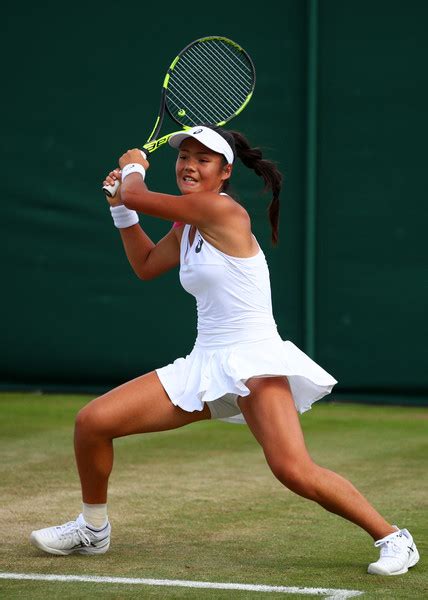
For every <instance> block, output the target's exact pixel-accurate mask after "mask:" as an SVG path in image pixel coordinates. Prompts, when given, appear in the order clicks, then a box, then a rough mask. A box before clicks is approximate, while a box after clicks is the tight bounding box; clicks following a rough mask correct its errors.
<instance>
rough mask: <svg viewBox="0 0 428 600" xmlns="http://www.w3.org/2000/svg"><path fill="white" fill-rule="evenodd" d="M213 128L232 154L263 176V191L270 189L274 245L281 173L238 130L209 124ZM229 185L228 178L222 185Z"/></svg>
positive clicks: (270, 219) (224, 188) (225, 187)
mask: <svg viewBox="0 0 428 600" xmlns="http://www.w3.org/2000/svg"><path fill="white" fill-rule="evenodd" d="M210 127H211V129H215V131H217V133H219V134H220V135H221V136H222V137H224V139H225V140H226V141H227V142H228V143H229V145H230V146H231V147H232V150H233V151H234V154H235V155H236V156H237V157H238V158H239V159H240V160H241V161H242V162H243V163H244V165H245V166H246V167H248V168H249V169H252V170H253V171H254V172H255V173H256V175H258V176H259V177H262V178H263V181H264V184H265V187H264V189H265V191H266V190H271V192H272V201H271V203H270V204H269V208H268V212H269V221H270V224H271V228H272V243H273V245H274V246H276V244H277V243H278V227H279V194H280V192H281V184H282V174H281V172H280V171H279V170H278V168H277V166H276V165H275V163H273V162H272V161H270V160H265V159H264V158H263V157H262V152H261V150H260V149H259V148H252V147H251V146H250V144H249V142H248V140H247V139H246V137H245V136H243V135H242V133H239V132H238V131H227V130H224V129H222V128H221V127H213V126H210ZM228 186H229V180H227V181H226V182H225V183H224V185H223V190H222V191H226V189H227V188H228Z"/></svg>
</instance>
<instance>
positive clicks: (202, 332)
mask: <svg viewBox="0 0 428 600" xmlns="http://www.w3.org/2000/svg"><path fill="white" fill-rule="evenodd" d="M190 229H191V226H190V225H184V227H183V235H182V238H181V247H180V282H181V285H182V286H183V288H184V289H185V290H186V291H187V292H189V294H192V295H193V296H194V297H195V298H196V306H197V312H198V337H197V340H196V345H198V346H203V347H216V346H224V345H230V344H236V343H242V342H251V341H260V340H262V339H268V338H271V337H277V336H278V332H277V328H276V323H275V320H274V318H273V315H272V300H271V289H270V279H269V269H268V265H267V262H266V259H265V255H264V254H263V251H262V250H261V248H260V247H259V252H258V253H257V254H256V255H255V256H251V257H250V258H236V257H233V256H229V255H227V254H224V253H223V252H221V251H220V250H217V248H215V247H214V246H212V245H211V244H210V243H209V242H207V240H206V239H205V238H203V237H202V235H201V234H200V232H199V231H198V230H197V229H196V231H195V238H194V240H193V244H192V245H190V240H189V234H190Z"/></svg>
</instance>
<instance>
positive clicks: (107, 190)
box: [103, 150, 148, 198]
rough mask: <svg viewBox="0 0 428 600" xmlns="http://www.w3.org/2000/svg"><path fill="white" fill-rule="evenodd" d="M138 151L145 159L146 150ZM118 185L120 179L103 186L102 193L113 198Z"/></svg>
mask: <svg viewBox="0 0 428 600" xmlns="http://www.w3.org/2000/svg"><path fill="white" fill-rule="evenodd" d="M140 152H141V154H142V155H143V158H144V159H145V160H147V156H148V152H147V151H145V152H143V151H142V150H140ZM119 185H120V181H116V182H115V183H114V184H113V185H105V186H103V192H104V194H106V196H109V197H110V198H114V196H116V192H117V190H118V187H119Z"/></svg>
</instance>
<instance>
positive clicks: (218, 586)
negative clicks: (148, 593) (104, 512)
mask: <svg viewBox="0 0 428 600" xmlns="http://www.w3.org/2000/svg"><path fill="white" fill-rule="evenodd" d="M0 579H18V580H24V579H26V580H31V581H62V582H71V581H77V582H82V583H122V584H125V585H163V586H169V587H186V588H205V589H210V590H212V589H214V590H245V591H249V592H279V593H281V594H304V595H307V596H323V597H324V598H325V600H347V598H353V597H354V596H361V595H362V594H363V592H360V591H358V590H341V589H329V588H308V587H284V586H277V585H255V584H254V585H253V584H249V583H216V582H209V581H185V580H182V579H137V578H133V577H132V578H130V577H98V576H96V575H85V576H81V575H43V574H41V573H0Z"/></svg>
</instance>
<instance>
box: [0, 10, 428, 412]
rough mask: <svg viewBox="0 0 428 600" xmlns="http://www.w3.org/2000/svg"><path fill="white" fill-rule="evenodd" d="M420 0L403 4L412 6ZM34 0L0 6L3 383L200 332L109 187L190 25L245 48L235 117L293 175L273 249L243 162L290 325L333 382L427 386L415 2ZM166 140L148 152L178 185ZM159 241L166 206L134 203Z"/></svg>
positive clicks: (422, 391) (162, 359)
mask: <svg viewBox="0 0 428 600" xmlns="http://www.w3.org/2000/svg"><path fill="white" fill-rule="evenodd" d="M410 7H411V8H410ZM172 8H173V7H172V6H171V10H170V9H169V8H168V5H165V10H163V11H161V14H158V13H159V9H158V7H157V6H150V7H147V6H144V5H143V4H142V3H132V2H131V3H128V4H127V5H126V7H124V8H121V7H120V5H119V4H118V3H116V2H112V1H105V2H102V3H101V2H94V3H85V4H83V3H82V4H80V3H79V2H77V3H74V4H73V5H69V6H65V5H58V4H57V3H54V2H44V3H42V4H41V5H38V6H37V7H35V6H34V5H33V4H30V3H29V2H23V3H21V4H20V5H19V6H16V7H14V6H11V5H8V6H7V8H5V9H4V15H3V21H2V25H1V27H2V35H1V44H2V46H3V48H2V50H3V56H6V57H7V61H6V65H5V66H4V73H3V82H4V86H3V93H2V103H3V110H2V115H3V127H2V134H3V135H2V148H1V153H2V165H3V204H2V219H1V223H0V227H1V242H0V243H1V255H2V259H3V260H2V294H1V308H2V316H3V319H2V334H1V342H2V343H1V347H0V384H1V386H2V387H3V388H24V387H26V388H30V389H45V390H49V389H59V388H64V389H70V390H71V389H75V390H78V389H82V390H92V389H94V388H108V387H110V386H112V385H115V384H117V383H119V382H122V381H124V380H126V379H129V378H131V377H134V376H137V375H139V374H141V373H143V372H146V371H148V370H151V369H153V368H155V367H156V366H161V365H163V364H166V363H167V362H170V361H171V360H173V359H174V358H175V357H177V356H181V355H183V354H185V353H187V352H188V351H189V350H190V349H191V347H192V344H193V341H194V338H195V333H196V321H195V310H194V301H193V298H191V297H190V296H188V295H187V294H186V293H185V292H184V291H183V290H182V289H181V288H180V286H179V282H178V272H177V271H173V272H170V273H168V274H167V275H165V276H163V277H161V278H159V279H157V280H154V281H150V282H141V281H139V280H137V279H136V278H135V276H134V275H133V273H132V271H131V269H130V267H129V266H128V264H127V261H126V258H125V256H124V253H123V251H122V247H121V242H120V238H119V235H118V233H117V231H116V230H115V229H114V227H113V226H112V223H111V218H110V215H109V211H108V208H107V205H106V202H105V200H104V198H103V196H102V194H101V193H100V186H101V181H102V179H103V176H104V174H105V173H106V172H107V171H108V170H109V169H110V168H112V167H113V166H114V165H115V164H116V161H117V157H118V156H119V155H120V154H121V153H122V152H123V150H126V149H127V148H129V147H134V146H138V145H141V144H142V143H143V142H144V141H145V136H146V134H147V132H148V131H149V130H150V129H151V126H152V122H153V119H154V117H155V115H156V111H157V108H158V101H159V91H160V85H161V82H162V79H163V73H164V71H165V69H166V67H167V66H168V64H169V62H170V60H171V58H172V57H173V56H175V55H176V53H177V52H178V51H179V50H180V49H181V48H182V47H183V46H185V45H186V44H187V43H188V42H189V41H191V40H192V39H195V38H196V37H202V36H205V35H210V34H219V35H225V36H227V37H230V38H232V39H234V40H236V41H237V42H239V43H240V44H241V45H243V46H244V47H245V48H246V49H248V51H249V52H250V54H251V55H252V57H253V60H254V62H255V65H256V69H257V85H256V92H255V96H254V99H253V100H252V102H251V103H250V105H249V106H248V107H247V109H246V110H245V111H244V112H243V113H242V115H240V117H239V118H238V119H236V121H234V123H233V127H234V128H237V129H240V130H242V131H243V132H245V133H246V134H247V135H248V137H249V138H250V141H252V142H253V143H254V144H256V145H260V146H261V147H262V148H263V149H264V150H265V153H266V156H267V157H269V158H271V159H273V160H275V161H277V162H278V163H279V166H280V168H281V169H282V170H283V172H284V175H285V188H284V193H283V196H282V213H281V229H280V245H279V246H278V247H277V248H276V249H273V248H272V247H271V246H270V242H269V226H268V221H267V217H266V208H267V204H268V198H267V197H265V196H263V195H262V194H261V186H260V183H259V180H258V179H257V178H256V177H255V176H254V175H253V174H252V173H246V172H245V171H246V169H245V168H238V169H237V172H236V176H235V177H234V188H235V190H236V191H237V192H238V193H239V196H240V198H241V200H242V201H243V203H244V204H245V205H246V206H247V207H248V209H249V211H250V213H251V215H252V218H253V225H254V231H255V234H256V236H257V237H258V239H259V241H260V242H261V244H262V246H263V247H264V250H265V252H266V254H267V258H268V261H269V264H270V267H271V278H272V291H273V303H274V311H275V317H276V320H277V323H278V326H279V330H280V333H281V335H282V336H283V337H284V338H288V339H291V340H293V341H294V342H295V343H296V344H298V345H299V346H300V347H302V348H303V349H305V350H306V351H307V352H308V353H309V354H310V355H311V356H312V357H313V358H315V359H316V360H317V361H318V362H320V364H321V365H322V366H324V367H325V368H326V369H327V370H329V371H330V372H331V373H332V374H334V375H335V376H336V378H337V379H338V380H339V386H338V388H337V389H338V393H341V394H342V395H343V396H344V397H345V396H346V395H347V396H348V397H351V396H352V397H354V395H356V396H358V398H360V399H363V400H364V399H369V400H375V401H376V400H379V399H381V398H382V397H383V396H382V395H383V394H388V397H390V396H391V393H393V394H397V395H401V396H404V395H406V396H407V398H408V400H409V401H416V402H424V401H425V399H427V398H428V368H427V361H426V352H425V344H424V342H425V339H426V334H427V333H428V331H427V325H426V317H425V313H426V306H427V304H428V258H427V250H426V234H425V229H426V225H425V224H426V219H427V216H428V206H427V203H426V199H425V197H426V192H425V182H424V181H423V175H424V164H423V161H424V158H425V155H426V152H425V144H426V139H427V135H426V134H427V133H428V132H427V121H428V120H427V117H426V105H427V100H428V98H427V95H428V83H427V78H426V68H425V62H424V61H425V56H426V50H427V46H428V42H427V39H426V36H425V34H424V31H423V23H425V22H426V20H427V17H428V5H426V4H425V3H422V2H417V1H414V2H407V3H406V5H403V4H402V3H400V2H395V3H394V2H386V1H378V2H376V3H373V2H368V1H361V0H360V1H358V2H356V1H350V2H346V3H343V2H339V1H334V0H325V1H324V2H323V1H320V2H316V1H314V0H312V1H311V0H308V1H307V2H303V1H300V0H287V1H284V2H282V3H281V5H280V6H279V5H278V4H277V3H276V2H273V1H271V0H268V1H267V2H264V3H263V11H261V10H259V11H257V12H255V11H253V10H243V5H242V3H238V2H230V3H228V4H227V8H225V7H223V8H222V7H218V10H216V11H215V14H216V16H215V17H213V16H212V14H213V11H212V10H211V8H208V7H199V8H198V10H197V15H196V13H194V14H195V15H196V16H194V15H193V14H192V16H188V14H187V13H188V12H193V11H189V9H188V8H186V9H185V8H184V7H183V9H182V11H183V12H185V13H186V14H185V15H184V14H183V12H181V13H180V14H178V15H177V16H176V17H175V18H172V17H171V14H172V15H175V14H176V9H174V10H172ZM174 156H175V155H174V151H173V150H172V149H170V148H164V149H162V150H159V152H157V153H156V154H155V155H153V159H152V165H151V169H150V174H149V178H148V184H149V186H150V187H151V188H152V189H154V190H160V191H167V192H171V193H174V192H175V185H174ZM142 223H143V224H144V227H145V230H146V231H147V233H148V234H149V235H150V236H151V237H152V238H153V239H154V240H157V239H159V238H160V237H162V236H163V235H164V234H165V233H166V232H167V231H168V229H169V226H170V225H169V224H168V223H167V222H165V221H158V220H156V219H152V218H145V217H143V218H142Z"/></svg>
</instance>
